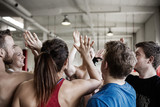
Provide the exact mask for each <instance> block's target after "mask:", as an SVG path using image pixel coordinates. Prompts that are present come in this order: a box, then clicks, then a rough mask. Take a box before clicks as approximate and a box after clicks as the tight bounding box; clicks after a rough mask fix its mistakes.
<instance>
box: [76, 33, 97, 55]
mask: <svg viewBox="0 0 160 107" xmlns="http://www.w3.org/2000/svg"><path fill="white" fill-rule="evenodd" d="M93 44H94V41H92V42H91V43H90V38H88V37H87V36H85V37H84V40H83V39H82V36H80V46H78V45H76V44H74V47H75V48H76V49H77V50H78V51H79V52H80V53H81V55H82V56H83V57H85V56H87V55H89V51H90V48H91V47H92V46H93ZM89 57H90V56H89Z"/></svg>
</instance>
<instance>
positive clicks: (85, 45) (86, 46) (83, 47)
mask: <svg viewBox="0 0 160 107" xmlns="http://www.w3.org/2000/svg"><path fill="white" fill-rule="evenodd" d="M93 44H94V42H93V41H92V43H90V38H87V36H85V37H84V42H83V39H82V36H80V46H77V45H76V44H75V45H74V46H75V48H76V49H77V50H78V51H79V52H80V53H81V55H82V57H83V60H84V61H85V62H86V67H87V70H88V73H89V75H90V78H91V79H96V80H98V81H101V76H100V74H99V72H97V71H96V68H95V66H94V64H93V62H92V59H91V57H90V55H89V50H90V48H91V47H92V45H93Z"/></svg>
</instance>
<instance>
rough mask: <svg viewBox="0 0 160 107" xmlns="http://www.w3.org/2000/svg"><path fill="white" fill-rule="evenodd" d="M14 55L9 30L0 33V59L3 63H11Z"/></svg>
mask: <svg viewBox="0 0 160 107" xmlns="http://www.w3.org/2000/svg"><path fill="white" fill-rule="evenodd" d="M13 53H14V41H13V38H12V37H11V33H10V30H8V29H7V30H2V31H0V57H2V58H3V61H4V63H6V64H10V63H12V56H13Z"/></svg>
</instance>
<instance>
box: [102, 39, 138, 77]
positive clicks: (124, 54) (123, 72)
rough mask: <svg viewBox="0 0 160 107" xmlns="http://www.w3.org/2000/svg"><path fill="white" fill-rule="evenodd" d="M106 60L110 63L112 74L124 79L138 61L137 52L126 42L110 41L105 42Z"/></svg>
mask: <svg viewBox="0 0 160 107" xmlns="http://www.w3.org/2000/svg"><path fill="white" fill-rule="evenodd" d="M105 50H106V52H105V55H104V61H106V62H107V63H108V68H109V73H110V76H112V77H113V78H117V79H122V78H124V77H126V76H127V75H129V73H130V72H131V71H132V70H133V69H134V66H135V64H136V62H137V60H136V57H135V54H134V52H133V51H131V49H129V48H128V47H127V46H126V45H125V44H124V43H122V42H120V41H110V42H107V43H106V44H105Z"/></svg>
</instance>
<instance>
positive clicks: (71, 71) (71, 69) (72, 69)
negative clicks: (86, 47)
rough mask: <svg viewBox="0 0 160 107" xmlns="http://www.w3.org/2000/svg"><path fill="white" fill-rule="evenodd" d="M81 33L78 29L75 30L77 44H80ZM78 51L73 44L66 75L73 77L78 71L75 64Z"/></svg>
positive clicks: (74, 36)
mask: <svg viewBox="0 0 160 107" xmlns="http://www.w3.org/2000/svg"><path fill="white" fill-rule="evenodd" d="M79 35H80V33H79V32H78V31H75V32H73V39H74V44H76V45H77V46H79V45H80V43H79ZM76 52H77V49H76V48H75V47H74V46H73V47H72V48H71V50H70V53H69V57H68V66H67V70H66V71H65V73H66V75H67V76H69V77H72V76H73V75H75V73H76V67H75V66H74V65H73V60H74V58H75V54H76Z"/></svg>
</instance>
